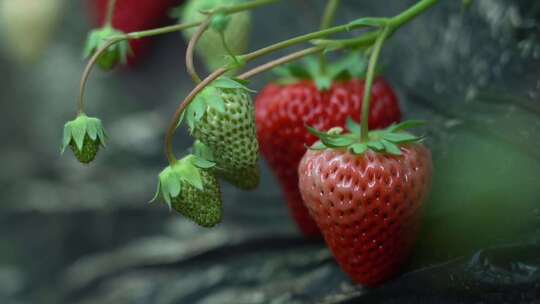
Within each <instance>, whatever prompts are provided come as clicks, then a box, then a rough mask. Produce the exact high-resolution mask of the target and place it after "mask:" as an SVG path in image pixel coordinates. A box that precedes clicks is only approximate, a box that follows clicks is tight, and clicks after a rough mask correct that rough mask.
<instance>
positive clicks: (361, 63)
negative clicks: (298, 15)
mask: <svg viewBox="0 0 540 304" xmlns="http://www.w3.org/2000/svg"><path fill="white" fill-rule="evenodd" d="M366 70H367V60H366V58H365V56H364V55H363V54H362V53H360V52H350V53H349V54H348V55H346V56H345V57H343V58H342V59H340V60H337V61H335V62H333V63H330V64H328V65H325V67H324V68H322V66H321V63H320V61H319V60H317V58H316V57H313V56H311V57H306V58H305V59H304V60H303V61H302V62H300V63H291V64H288V65H285V66H281V67H277V68H275V69H274V70H273V71H274V74H276V75H277V76H278V77H279V79H278V80H277V82H278V83H280V84H291V83H296V82H298V81H301V80H306V79H307V80H313V82H314V83H315V85H316V86H317V88H318V89H319V90H320V91H325V90H328V89H329V88H330V87H331V86H332V83H333V82H335V81H347V80H351V79H364V78H365V76H366Z"/></svg>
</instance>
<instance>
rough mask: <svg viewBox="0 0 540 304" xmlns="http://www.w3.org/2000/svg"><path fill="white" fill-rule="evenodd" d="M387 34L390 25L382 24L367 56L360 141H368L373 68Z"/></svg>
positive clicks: (375, 65)
mask: <svg viewBox="0 0 540 304" xmlns="http://www.w3.org/2000/svg"><path fill="white" fill-rule="evenodd" d="M389 34H390V27H389V26H388V25H386V26H384V28H382V29H381V32H380V34H379V37H377V40H376V41H375V45H373V50H372V53H371V56H370V58H369V65H368V71H367V75H366V84H365V88H364V99H363V101H362V112H361V113H360V114H361V115H362V128H361V135H360V140H361V141H362V142H367V141H369V136H368V135H369V123H368V120H369V105H370V103H371V88H372V87H373V78H375V68H376V67H377V61H378V60H379V55H380V53H381V49H382V46H383V44H384V41H385V40H386V38H387V37H388V35H389Z"/></svg>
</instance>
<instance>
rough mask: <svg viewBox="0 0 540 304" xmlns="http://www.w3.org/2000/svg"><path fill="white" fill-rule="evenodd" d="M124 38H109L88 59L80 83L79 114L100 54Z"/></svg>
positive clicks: (82, 108)
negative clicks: (87, 85)
mask: <svg viewBox="0 0 540 304" xmlns="http://www.w3.org/2000/svg"><path fill="white" fill-rule="evenodd" d="M122 40H125V37H123V38H120V37H118V38H112V39H109V41H107V42H106V43H105V44H104V45H103V46H102V47H101V48H99V49H98V50H97V51H96V52H95V53H94V55H92V57H91V58H90V60H89V61H88V64H87V65H86V67H85V68H84V72H83V74H82V78H81V82H80V85H79V99H78V105H77V114H81V113H83V112H84V91H85V89H86V83H87V82H88V77H89V76H90V72H91V71H92V68H93V67H94V65H95V63H96V61H97V60H98V58H99V56H101V54H103V52H105V51H106V50H107V49H108V48H109V47H110V46H111V45H113V44H115V43H118V42H119V41H122Z"/></svg>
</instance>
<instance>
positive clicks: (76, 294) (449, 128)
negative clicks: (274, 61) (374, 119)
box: [0, 0, 540, 304]
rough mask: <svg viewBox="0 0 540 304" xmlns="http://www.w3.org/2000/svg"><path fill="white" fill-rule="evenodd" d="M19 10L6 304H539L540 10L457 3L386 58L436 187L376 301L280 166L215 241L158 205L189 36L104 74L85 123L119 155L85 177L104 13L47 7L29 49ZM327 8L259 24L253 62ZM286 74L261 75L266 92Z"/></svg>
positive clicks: (6, 198) (64, 5)
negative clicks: (76, 139)
mask: <svg viewBox="0 0 540 304" xmlns="http://www.w3.org/2000/svg"><path fill="white" fill-rule="evenodd" d="M13 1H22V0H0V3H2V4H1V5H0V15H2V14H3V15H2V16H3V17H2V18H0V24H2V27H1V30H0V32H1V35H2V40H0V41H2V42H1V43H0V51H1V52H0V69H1V71H2V72H1V73H0V84H1V88H0V113H2V119H1V120H0V136H1V142H2V146H1V149H0V185H1V189H2V191H1V192H0V193H1V194H0V198H1V199H0V201H1V204H0V210H1V211H0V227H1V230H0V233H1V238H0V299H1V302H2V303H8V304H11V303H13V304H15V303H17V304H18V303H115V304H120V303H314V302H324V303H345V302H347V301H350V302H351V303H359V302H361V301H362V300H365V301H368V302H369V303H386V302H385V301H388V303H393V302H391V301H392V300H393V299H394V300H395V299H402V300H404V299H406V300H408V301H411V302H414V301H416V300H418V301H420V300H419V299H424V300H426V299H427V300H429V299H432V300H433V301H434V302H438V303H443V301H451V300H449V299H452V298H453V297H455V296H456V295H459V297H460V298H459V299H460V300H463V299H467V300H471V301H473V300H476V299H482V300H486V299H488V300H489V299H497V300H493V301H495V302H496V301H499V300H500V299H520V301H521V302H528V300H529V299H537V297H538V290H540V285H539V284H540V250H538V249H539V248H538V241H539V238H540V204H539V203H540V202H539V198H540V194H539V192H538V186H539V185H540V184H539V181H540V162H539V160H540V141H539V139H540V135H539V134H540V119H539V117H540V100H539V99H540V97H539V96H540V95H539V94H540V74H539V73H538V71H539V68H540V44H539V39H540V36H539V33H540V5H539V4H538V2H537V1H534V0H529V1H527V0H520V1H512V0H475V1H473V4H472V6H471V7H470V8H469V10H467V11H465V12H463V11H462V10H461V7H460V5H459V2H458V1H441V3H440V4H439V6H438V7H436V8H435V9H433V10H432V11H430V12H428V13H427V14H425V15H423V16H422V17H420V18H419V19H418V20H416V21H415V22H413V23H412V24H410V25H408V26H406V27H405V28H403V29H402V30H400V31H399V32H398V33H397V34H396V35H394V36H393V37H392V39H391V40H390V41H389V43H388V44H387V46H386V47H385V49H384V51H383V57H382V62H383V66H384V76H385V77H386V78H387V79H388V80H389V81H390V82H391V83H392V84H393V85H394V86H395V88H396V90H397V91H398V93H399V96H400V102H401V105H402V106H403V108H404V111H405V114H406V118H415V119H426V120H429V121H430V124H429V125H428V126H427V127H425V129H424V130H423V132H425V134H426V135H427V138H428V139H427V144H428V145H429V147H430V148H431V149H432V151H433V158H434V164H435V175H434V184H433V193H432V195H431V198H430V201H429V202H428V205H427V208H426V216H425V221H424V226H423V231H422V234H421V237H420V239H419V242H418V246H417V249H416V252H415V254H414V256H413V257H412V258H411V261H410V263H409V264H408V265H407V266H406V267H405V270H406V272H408V273H407V274H405V275H403V276H401V277H399V278H397V279H396V280H395V281H393V282H390V283H389V284H388V285H386V286H384V287H382V288H381V289H380V290H379V291H376V292H374V293H371V294H368V295H364V294H365V290H363V289H362V288H360V287H354V286H353V285H352V284H351V282H350V281H349V280H348V279H347V278H346V276H345V275H344V274H342V273H341V272H340V270H339V269H338V267H337V266H336V265H335V264H334V262H333V261H332V258H331V256H330V254H329V252H328V251H327V250H326V249H325V247H324V245H323V244H321V243H319V242H310V241H305V240H302V238H301V237H300V235H299V233H298V232H297V231H296V229H295V227H294V225H293V223H292V222H291V220H290V219H289V217H288V214H287V210H286V207H285V204H284V202H283V200H282V198H281V194H280V190H279V188H278V186H277V184H276V182H275V180H274V178H273V177H272V176H271V175H270V174H269V172H268V170H267V169H266V168H265V167H264V172H263V178H262V183H261V186H260V187H259V188H258V189H257V190H256V191H253V192H241V191H239V190H236V189H234V188H232V187H230V186H228V185H224V186H223V197H224V204H225V206H224V207H225V217H224V222H223V224H222V225H221V226H220V227H219V228H217V229H212V230H205V229H201V228H198V227H195V226H194V225H193V224H192V223H190V222H188V221H186V220H184V219H183V218H181V217H179V216H178V215H177V214H174V213H171V212H169V211H168V209H167V208H166V207H164V206H160V205H149V204H147V202H148V201H149V199H150V198H151V197H152V194H153V191H154V189H155V182H156V176H157V174H158V172H159V171H160V170H161V168H162V167H163V166H164V165H165V163H166V160H165V158H164V156H163V154H162V138H163V135H164V129H165V127H166V124H167V123H168V121H169V119H170V118H169V117H170V115H171V114H172V111H174V108H175V107H176V105H177V103H178V102H179V101H180V100H181V99H182V98H183V96H184V95H185V94H187V92H188V91H189V90H190V89H191V88H192V83H191V81H190V80H189V78H188V76H187V75H186V73H185V67H184V63H183V61H184V50H185V48H186V44H185V42H184V41H183V39H182V36H181V35H180V34H170V35H167V36H163V37H158V38H155V39H154V40H155V41H154V44H153V45H152V48H151V50H150V52H149V53H148V54H147V55H146V56H145V57H144V60H143V61H142V62H140V63H139V64H137V65H136V66H132V67H126V68H122V69H120V70H118V71H114V72H112V73H103V72H100V71H95V72H94V73H93V74H92V76H91V80H90V83H89V86H88V90H87V97H86V98H87V103H88V108H87V111H88V113H89V114H90V115H97V116H99V117H101V118H102V120H103V122H104V124H105V128H106V129H107V130H108V131H109V137H110V140H109V142H110V143H109V146H108V148H107V149H106V150H105V151H104V152H103V153H100V154H99V156H98V159H97V161H96V162H95V163H93V164H92V165H90V166H87V167H83V166H81V165H79V164H78V163H77V162H76V160H75V159H74V158H73V157H72V156H71V155H70V154H66V155H65V156H63V157H60V155H59V145H60V136H61V131H62V127H63V124H64V122H65V121H67V120H69V119H71V118H72V117H73V115H74V113H75V98H76V96H77V89H78V82H79V79H80V74H81V72H82V69H83V67H84V65H85V62H84V61H83V60H82V59H81V52H82V47H83V44H84V40H85V38H86V34H87V32H88V31H89V30H90V29H91V27H92V25H91V18H90V16H89V10H88V6H86V5H85V4H84V1H62V0H42V2H43V3H45V2H48V4H49V5H57V7H54V12H53V13H50V12H49V14H50V15H49V18H52V19H51V20H49V21H50V22H49V23H47V28H40V29H38V28H36V27H35V25H34V26H29V27H28V28H26V30H25V37H26V38H27V41H31V42H32V43H31V44H30V48H29V49H26V50H23V49H24V47H23V46H21V45H22V44H24V43H23V42H13V39H10V38H8V37H10V35H11V36H13V33H12V32H10V31H11V30H13V28H14V25H13V22H15V21H13V20H22V19H24V18H25V17H28V18H30V15H24V14H23V15H21V16H11V18H7V17H6V16H5V14H6V12H7V11H8V10H7V9H6V7H7V6H8V5H9V3H10V2H13ZM342 2H343V8H342V9H340V12H339V18H338V21H337V22H340V23H341V22H346V21H350V20H353V19H354V18H358V17H360V16H389V15H393V14H396V13H398V12H400V11H401V10H403V9H404V8H406V7H407V6H409V5H410V4H412V3H414V2H415V1H412V0H407V1H375V0H371V1H352V0H343V1H342ZM323 4H324V1H316V0H313V1H307V0H291V1H283V3H281V4H277V5H273V6H269V7H266V8H263V9H259V10H256V11H254V18H253V20H254V30H253V32H252V37H251V38H252V40H251V45H250V49H256V48H260V47H262V46H265V45H268V44H269V43H272V42H275V41H279V40H283V39H285V38H287V37H291V36H293V35H297V34H300V33H305V32H308V31H311V30H313V29H315V28H316V27H317V24H318V19H319V15H320V13H321V11H322V7H323ZM33 18H38V17H36V16H34V17H33ZM38 33H41V34H42V35H43V36H39V37H37V34H38ZM26 35H27V36H26ZM19 38H24V37H19ZM16 41H17V40H16ZM10 43H11V44H10ZM13 50H17V51H16V52H14V51H13ZM278 55H279V54H275V55H274V57H275V56H278ZM270 79H271V75H270V74H267V75H265V76H261V77H258V78H257V79H256V80H255V81H254V83H253V84H252V85H251V87H253V88H255V89H260V88H261V87H262V86H263V85H264V84H265V83H266V82H267V81H269V80H270ZM190 143H191V140H190V139H189V137H188V136H187V135H186V133H185V132H181V133H180V134H178V135H177V137H176V144H177V151H182V150H184V149H186V148H187V147H189V145H190ZM263 166H264V165H263ZM535 290H536V291H535ZM406 291H407V293H406ZM425 293H429V296H428V295H426V294H425ZM494 295H497V296H499V298H497V297H494ZM503 295H504V296H508V297H509V298H505V297H503ZM416 297H418V298H416ZM490 297H493V298H490ZM463 301H465V300H463ZM510 302H514V301H512V300H510Z"/></svg>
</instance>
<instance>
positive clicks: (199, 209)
mask: <svg viewBox="0 0 540 304" xmlns="http://www.w3.org/2000/svg"><path fill="white" fill-rule="evenodd" d="M213 166H214V163H212V162H209V161H207V160H205V159H203V158H200V157H198V156H195V155H192V154H190V155H188V156H186V157H184V158H182V159H181V160H179V161H177V162H176V163H175V164H174V165H171V166H168V167H167V168H165V169H164V170H163V171H161V173H160V174H159V182H158V187H157V191H156V195H155V196H154V198H153V199H152V201H154V200H156V199H157V198H158V196H161V197H162V198H163V200H164V201H165V202H166V203H167V205H168V206H169V208H172V209H174V210H176V211H177V212H179V213H180V214H182V215H183V216H185V217H187V218H188V219H190V220H192V221H194V222H195V223H197V224H198V225H200V226H202V227H208V228H210V227H213V226H215V225H217V224H218V223H219V222H221V217H222V213H223V211H222V207H221V190H220V186H219V183H218V181H217V179H216V178H215V177H214V175H213V174H212V173H211V172H210V171H209V170H210V169H211V168H212V167H213Z"/></svg>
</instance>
